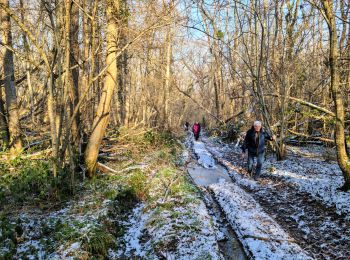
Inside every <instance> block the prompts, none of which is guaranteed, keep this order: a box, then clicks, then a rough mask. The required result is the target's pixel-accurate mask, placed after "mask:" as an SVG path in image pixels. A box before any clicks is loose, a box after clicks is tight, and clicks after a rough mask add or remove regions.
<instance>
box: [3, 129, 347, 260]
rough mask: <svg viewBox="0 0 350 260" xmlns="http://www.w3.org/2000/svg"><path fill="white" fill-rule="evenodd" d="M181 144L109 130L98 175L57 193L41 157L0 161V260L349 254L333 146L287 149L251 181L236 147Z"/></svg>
mask: <svg viewBox="0 0 350 260" xmlns="http://www.w3.org/2000/svg"><path fill="white" fill-rule="evenodd" d="M183 140H184V141H183V142H179V141H177V140H176V139H175V138H173V137H172V136H171V135H169V134H166V133H157V132H156V131H152V130H149V129H142V130H132V129H124V130H121V131H120V132H118V133H110V134H109V135H108V138H106V139H105V140H104V145H103V148H102V149H101V152H100V156H99V163H100V164H99V174H98V175H97V176H96V178H94V179H93V180H88V179H84V177H83V174H82V173H76V174H75V175H74V176H71V175H68V176H66V178H63V177H62V178H63V180H64V182H63V180H62V183H61V184H59V185H58V186H57V184H55V186H54V187H55V188H52V184H51V183H49V184H48V183H47V179H48V175H47V174H49V173H50V171H49V170H48V169H50V167H49V165H50V162H47V161H45V158H36V159H35V160H33V159H32V157H29V158H30V159H27V158H28V157H26V155H24V156H22V157H21V158H13V159H11V160H9V159H8V158H7V159H6V160H5V159H3V160H1V161H0V169H1V174H0V199H1V206H0V207H1V214H0V227H1V229H0V259H130V258H132V259H247V258H253V259H312V258H314V259H348V248H349V246H350V218H349V211H350V204H349V203H348V201H349V200H350V193H344V192H340V191H338V190H337V189H336V188H337V187H339V186H341V183H342V176H341V172H340V170H339V168H338V166H337V164H336V162H335V161H332V156H331V155H330V153H331V152H332V151H331V150H328V149H325V148H323V147H288V151H289V153H288V158H287V160H285V161H280V162H277V161H276V160H275V159H274V158H273V156H272V155H269V156H267V161H266V163H265V164H264V169H263V175H262V178H261V179H259V180H258V181H254V180H252V179H251V178H250V176H248V174H247V172H246V171H245V165H244V162H242V160H241V159H240V157H239V153H240V151H239V149H238V148H237V147H235V146H234V145H232V144H226V143H224V142H222V141H221V140H220V139H219V138H208V137H206V136H202V137H201V140H200V141H194V140H193V139H192V136H191V135H190V134H188V135H187V137H186V138H185V139H183ZM41 149H42V148H41ZM3 158H5V157H4V156H3ZM9 176H10V177H9ZM63 187H68V188H69V187H70V188H69V189H68V190H65V189H64V188H63ZM73 188H74V189H73ZM64 192H65V193H64ZM61 193H62V194H63V195H62V194H61ZM66 193H68V194H66ZM61 195H62V196H61Z"/></svg>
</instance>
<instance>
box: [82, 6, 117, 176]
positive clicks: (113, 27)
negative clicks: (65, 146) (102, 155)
mask: <svg viewBox="0 0 350 260" xmlns="http://www.w3.org/2000/svg"><path fill="white" fill-rule="evenodd" d="M118 9H119V2H118V1H117V2H114V4H113V2H111V1H107V11H106V15H107V30H106V40H107V46H106V48H107V57H106V65H107V66H108V69H107V72H106V76H105V82H104V87H103V90H102V95H101V99H100V102H99V104H98V108H97V114H96V117H95V119H94V123H93V127H92V133H91V136H90V138H89V141H88V144H87V147H86V151H85V165H86V171H87V172H86V174H87V176H88V177H90V178H91V177H92V176H93V175H94V173H95V171H96V163H97V157H98V153H99V149H100V145H101V142H102V138H103V136H104V134H105V132H106V128H107V126H108V121H109V114H110V108H111V99H112V96H113V92H114V89H115V86H116V85H117V62H116V59H117V53H116V51H117V40H118V27H117V24H118V23H117V20H116V17H115V16H114V14H116V13H118V11H119V10H118Z"/></svg>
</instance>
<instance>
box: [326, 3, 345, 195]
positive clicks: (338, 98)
mask: <svg viewBox="0 0 350 260" xmlns="http://www.w3.org/2000/svg"><path fill="white" fill-rule="evenodd" d="M322 5H323V9H324V13H325V17H326V20H327V24H328V30H329V38H330V41H329V64H330V70H331V89H332V96H333V101H334V104H335V115H336V122H335V144H336V150H337V160H338V164H339V167H340V169H341V170H342V172H343V175H344V179H345V183H344V185H343V187H342V188H341V189H342V190H344V191H347V190H349V189H350V161H349V159H350V158H349V157H348V155H347V151H346V144H345V133H344V130H345V126H344V104H343V96H342V91H341V88H340V84H339V83H340V73H339V50H338V40H337V28H336V21H335V13H334V10H333V2H332V1H330V0H322Z"/></svg>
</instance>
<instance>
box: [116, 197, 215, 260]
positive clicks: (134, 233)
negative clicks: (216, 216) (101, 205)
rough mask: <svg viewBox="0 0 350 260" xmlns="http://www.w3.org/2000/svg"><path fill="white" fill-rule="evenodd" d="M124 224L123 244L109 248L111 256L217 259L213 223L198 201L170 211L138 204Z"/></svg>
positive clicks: (118, 257)
mask: <svg viewBox="0 0 350 260" xmlns="http://www.w3.org/2000/svg"><path fill="white" fill-rule="evenodd" d="M160 207H161V205H160ZM124 225H125V227H126V228H127V230H126V233H125V235H124V236H123V238H121V241H122V243H124V246H122V247H121V248H119V249H118V250H116V252H114V251H112V250H110V252H109V256H110V258H111V259H120V258H148V259H164V258H166V259H184V260H185V259H186V260H187V259H221V258H220V252H219V248H218V244H217V239H216V236H215V231H214V227H213V223H212V222H211V218H210V216H209V213H208V211H207V209H206V207H205V205H204V203H203V202H202V201H197V202H195V203H190V204H186V205H181V206H180V205H179V206H177V207H175V208H174V209H172V210H165V209H160V208H159V207H157V208H153V209H150V208H147V207H146V205H143V204H141V205H139V206H138V207H136V208H135V209H134V210H133V212H132V214H131V215H130V218H129V220H128V221H127V222H125V223H124Z"/></svg>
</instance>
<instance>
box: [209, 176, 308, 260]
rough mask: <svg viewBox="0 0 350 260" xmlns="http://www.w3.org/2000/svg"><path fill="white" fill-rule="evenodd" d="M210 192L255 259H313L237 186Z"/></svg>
mask: <svg viewBox="0 0 350 260" xmlns="http://www.w3.org/2000/svg"><path fill="white" fill-rule="evenodd" d="M210 189H211V190H212V191H213V192H214V194H215V198H216V200H217V201H218V202H219V204H220V206H221V208H222V209H223V211H224V212H225V214H226V218H227V219H228V220H229V221H230V223H231V225H232V226H233V227H234V229H235V230H236V232H237V234H238V236H239V238H240V240H241V241H242V243H243V245H244V247H245V248H246V250H247V251H248V253H249V255H251V256H252V257H253V258H254V259H311V258H310V257H309V256H307V254H306V253H305V252H304V251H303V250H302V249H301V248H300V247H299V246H298V245H297V244H296V243H295V241H294V239H292V238H291V237H290V236H289V235H288V234H287V233H286V232H285V231H284V230H283V229H282V228H281V227H280V226H279V225H278V224H277V223H276V222H275V221H274V220H273V219H272V218H271V217H270V216H269V215H268V214H266V213H265V212H264V210H263V209H262V208H261V207H260V205H259V204H258V203H257V202H256V201H255V200H254V198H253V197H251V196H250V195H249V194H248V193H247V192H245V191H244V190H242V189H241V188H239V187H238V186H237V185H236V184H225V183H224V184H212V185H210Z"/></svg>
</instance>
